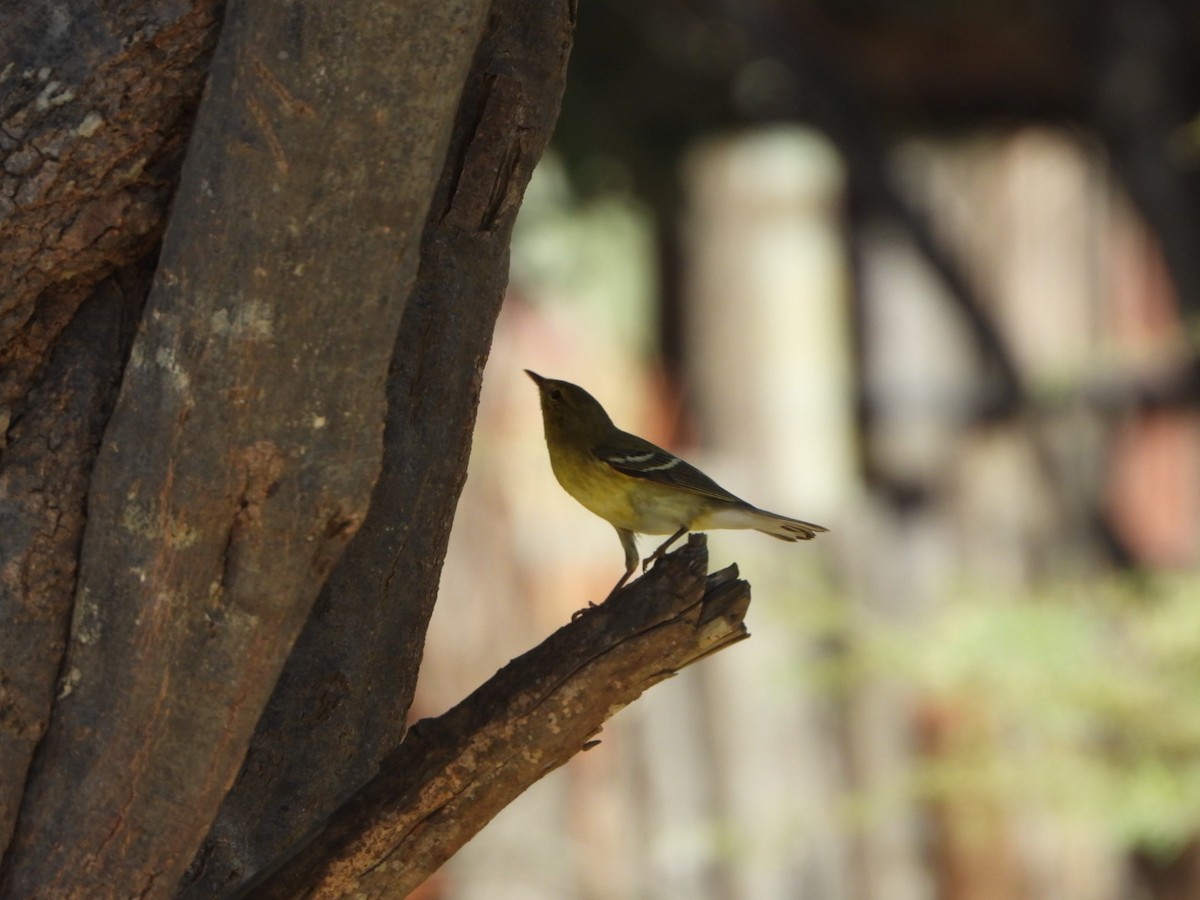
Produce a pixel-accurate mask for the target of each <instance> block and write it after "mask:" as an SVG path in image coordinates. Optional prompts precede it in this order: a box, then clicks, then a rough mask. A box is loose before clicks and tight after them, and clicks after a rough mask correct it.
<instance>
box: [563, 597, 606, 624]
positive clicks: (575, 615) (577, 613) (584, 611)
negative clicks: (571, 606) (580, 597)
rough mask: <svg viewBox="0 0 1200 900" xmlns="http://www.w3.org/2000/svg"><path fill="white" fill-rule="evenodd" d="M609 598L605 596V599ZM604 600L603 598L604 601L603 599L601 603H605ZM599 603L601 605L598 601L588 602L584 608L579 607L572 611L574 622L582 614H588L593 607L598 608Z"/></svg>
mask: <svg viewBox="0 0 1200 900" xmlns="http://www.w3.org/2000/svg"><path fill="white" fill-rule="evenodd" d="M608 596H609V597H611V596H612V594H609V595H608ZM607 599H608V597H605V598H604V600H607ZM604 600H602V601H601V603H603V602H604ZM598 605H599V604H596V603H591V602H589V603H588V605H587V606H585V607H584V608H583V609H577V610H575V612H573V613H571V621H572V622H574V621H575V620H576V619H578V618H579V617H580V616H582V615H585V614H587V613H589V612H591V611H592V610H593V609H595V608H596V607H597V606H598Z"/></svg>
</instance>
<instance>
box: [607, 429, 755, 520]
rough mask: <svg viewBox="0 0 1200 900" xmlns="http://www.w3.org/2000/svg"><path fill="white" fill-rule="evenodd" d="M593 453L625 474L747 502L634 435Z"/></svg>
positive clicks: (694, 491) (624, 437) (716, 496)
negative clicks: (617, 444) (618, 443)
mask: <svg viewBox="0 0 1200 900" xmlns="http://www.w3.org/2000/svg"><path fill="white" fill-rule="evenodd" d="M592 454H593V455H594V456H595V457H596V458H597V459H598V460H600V461H601V462H603V463H606V464H607V465H609V466H612V468H614V469H616V470H617V471H618V472H620V473H622V474H623V475H629V476H631V477H633V478H645V479H646V480H647V481H656V482H658V483H659V484H669V485H672V486H673V487H677V488H682V489H683V490H686V491H692V492H693V493H696V494H701V495H703V496H705V497H711V498H713V499H714V500H724V501H726V502H728V503H737V504H744V502H745V501H743V500H741V499H740V498H738V497H735V496H734V495H733V494H731V493H729V491H727V490H725V488H723V487H721V486H720V485H719V484H717V483H716V482H715V481H713V480H712V479H711V478H709V477H708V476H707V475H705V474H704V473H703V472H701V471H700V470H699V469H697V468H696V467H695V466H693V465H690V464H689V463H686V462H684V461H683V460H682V459H680V458H679V457H678V456H676V455H675V454H674V453H670V452H668V451H666V450H664V449H662V448H661V447H656V446H654V444H651V443H650V442H649V441H646V440H643V439H642V438H639V437H636V436H635V435H632V434H629V435H625V434H623V435H622V439H621V444H620V446H619V447H618V446H604V445H601V446H599V447H594V448H592Z"/></svg>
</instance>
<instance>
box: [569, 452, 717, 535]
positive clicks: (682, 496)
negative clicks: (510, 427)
mask: <svg viewBox="0 0 1200 900" xmlns="http://www.w3.org/2000/svg"><path fill="white" fill-rule="evenodd" d="M550 466H551V468H552V469H553V470H554V477H555V478H557V479H558V483H559V484H561V485H562V486H563V490H565V491H566V492H567V493H568V494H570V495H571V496H572V497H574V498H575V499H576V500H578V501H579V502H580V503H582V504H583V505H584V506H585V507H587V508H588V509H589V510H591V511H592V512H593V513H595V514H596V515H598V516H599V517H600V518H602V519H604V520H606V521H607V522H609V523H610V524H612V525H613V526H615V527H616V528H623V529H626V530H628V531H635V532H638V533H639V534H673V533H674V532H675V531H677V530H678V529H679V528H680V527H681V526H683V525H687V526H689V527H690V526H691V524H692V522H693V521H695V519H696V517H697V516H698V515H699V514H700V512H701V511H702V509H703V508H704V501H703V498H701V497H699V496H694V495H692V494H689V493H687V492H685V491H681V490H679V489H678V488H674V487H670V486H667V485H659V484H655V483H654V482H652V481H648V480H646V479H644V478H633V477H631V476H629V475H624V474H622V473H621V472H618V471H617V470H616V469H614V468H612V467H611V466H609V465H607V464H605V463H603V462H601V461H600V460H598V459H596V457H594V456H593V455H592V454H591V453H574V452H571V451H570V450H565V449H558V450H554V449H551V451H550Z"/></svg>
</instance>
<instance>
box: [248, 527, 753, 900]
mask: <svg viewBox="0 0 1200 900" xmlns="http://www.w3.org/2000/svg"><path fill="white" fill-rule="evenodd" d="M707 568H708V549H707V545H706V541H705V537H704V535H700V534H697V535H692V536H691V538H690V539H689V541H688V543H687V545H686V546H684V547H683V548H681V549H680V550H678V551H676V552H675V553H672V554H671V555H670V556H668V557H665V558H664V559H663V560H662V561H661V562H660V563H659V564H658V565H656V566H655V567H654V569H653V570H652V571H651V572H650V573H649V574H648V575H646V576H645V577H644V578H641V579H640V580H638V581H636V582H634V583H633V584H632V585H631V586H629V587H628V588H626V589H625V590H623V591H621V592H619V593H618V594H616V595H615V596H614V597H613V598H612V599H611V600H609V601H607V602H605V603H604V604H602V605H601V606H598V607H596V608H595V609H591V610H588V611H586V613H585V614H584V615H581V616H579V617H578V618H577V619H575V620H574V621H572V622H570V623H569V624H567V625H565V626H563V627H562V628H560V629H559V630H558V631H556V632H555V633H554V634H552V635H550V637H548V638H547V639H546V640H545V641H543V642H542V643H541V644H539V645H538V646H537V647H535V648H533V649H532V650H530V651H528V652H527V653H525V654H524V655H522V656H519V657H517V658H516V659H514V660H513V661H512V662H510V663H509V664H508V665H507V666H505V667H504V668H503V669H501V670H500V671H499V672H497V673H496V674H495V675H494V676H492V678H490V679H489V680H488V681H487V682H485V683H484V684H483V685H481V686H480V687H479V688H478V689H477V690H476V691H475V692H474V693H472V694H471V695H470V696H468V697H467V698H466V699H464V700H463V701H462V702H460V703H459V704H458V705H457V706H455V707H454V708H453V709H451V710H449V711H448V712H446V713H444V714H443V715H441V716H439V717H437V718H435V719H425V720H423V721H421V722H419V723H417V724H416V725H415V726H414V727H413V728H412V730H411V731H410V732H409V734H408V736H407V737H406V738H405V740H404V743H402V744H401V745H400V747H399V748H398V749H397V750H396V751H395V752H394V753H392V754H391V755H390V756H388V757H387V758H385V759H384V761H383V763H382V764H381V766H380V769H379V772H378V774H377V775H376V776H375V777H374V778H372V779H371V780H370V781H369V782H367V783H366V784H365V785H363V787H362V788H360V789H359V790H358V791H357V792H355V793H354V794H353V795H352V796H351V797H350V798H349V799H348V800H347V801H346V802H345V803H344V804H342V805H341V806H340V807H339V808H338V809H337V810H336V811H335V812H334V814H333V815H332V816H330V817H329V819H327V820H326V821H325V822H324V823H323V824H322V825H321V826H320V827H319V828H318V829H317V830H316V831H315V832H314V833H313V834H312V835H310V836H309V838H308V839H307V840H306V841H305V842H303V843H302V844H301V845H300V846H299V847H298V848H297V849H296V850H295V851H294V852H293V854H292V855H291V857H290V858H289V859H288V860H286V861H285V862H284V863H282V864H281V865H280V866H279V867H278V868H277V869H276V870H275V871H273V872H269V873H264V875H263V876H262V877H260V878H259V879H258V881H257V882H256V883H255V884H253V885H252V886H251V887H250V888H249V889H248V890H247V891H246V893H245V894H243V895H242V896H244V897H251V898H254V900H283V898H299V897H304V898H310V900H317V898H321V900H333V898H342V897H349V896H354V897H370V898H387V897H392V898H402V897H405V896H407V895H408V893H409V892H410V891H412V890H413V889H414V888H416V887H417V885H419V884H420V883H421V882H422V881H424V880H425V879H426V878H427V877H428V876H429V875H430V874H432V873H433V872H434V871H435V870H436V869H437V868H438V867H439V866H441V865H442V863H444V862H445V861H446V860H447V859H449V858H450V856H451V855H453V854H454V853H455V852H456V851H457V850H458V849H459V848H460V847H461V846H462V845H463V844H465V843H466V842H467V841H468V840H470V839H471V838H472V837H473V836H474V835H475V834H477V833H478V832H479V830H480V829H481V828H483V826H484V825H486V824H487V823H488V822H489V821H490V820H491V819H492V817H494V816H495V815H496V814H497V813H498V812H499V811H500V810H501V809H503V808H504V807H505V806H507V805H508V804H509V803H510V802H511V801H512V800H513V799H514V798H515V797H517V796H518V795H519V794H520V793H521V792H523V791H524V790H525V789H526V788H528V787H529V786H530V785H531V784H533V783H534V782H536V781H538V780H539V779H540V778H542V776H544V775H546V774H547V773H548V772H551V771H553V770H554V769H556V768H558V767H559V766H561V765H562V764H563V763H565V762H566V761H567V760H568V759H570V758H571V757H572V756H574V755H575V754H576V753H578V752H579V751H580V750H582V749H587V748H588V747H590V746H591V741H592V739H593V738H594V737H595V735H596V734H597V732H599V730H600V728H601V726H602V725H603V723H604V722H605V721H606V720H607V719H608V718H610V717H611V716H612V715H614V714H615V713H616V712H617V711H618V710H620V709H622V708H623V707H625V706H627V705H628V704H630V703H632V702H633V701H634V700H636V699H637V698H638V697H639V696H640V695H641V694H642V692H643V691H645V690H646V689H647V688H649V687H651V686H652V685H655V684H657V683H658V682H660V681H662V680H664V679H665V678H668V677H670V676H671V675H674V674H675V673H676V672H677V671H679V670H680V669H682V668H683V667H684V666H687V665H690V664H691V663H693V662H695V661H696V660H698V659H701V658H703V657H705V656H707V655H709V654H710V653H715V652H716V651H718V650H721V649H723V648H724V647H727V646H729V645H730V644H733V643H736V642H738V641H740V640H743V639H744V638H747V637H749V633H748V632H747V631H746V627H745V624H744V622H743V619H744V618H745V615H746V610H747V609H748V607H749V604H750V586H749V584H747V583H746V582H745V581H742V580H740V579H738V577H737V570H736V567H733V566H730V567H729V568H728V569H724V570H722V571H720V572H717V573H715V574H713V575H711V576H708V577H707V578H706V577H705V573H706V571H707Z"/></svg>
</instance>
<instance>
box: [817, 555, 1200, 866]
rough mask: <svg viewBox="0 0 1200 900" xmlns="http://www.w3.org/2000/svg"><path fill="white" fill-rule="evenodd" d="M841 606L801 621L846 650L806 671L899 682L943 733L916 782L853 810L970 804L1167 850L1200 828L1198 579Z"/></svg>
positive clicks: (843, 687)
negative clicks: (887, 614) (897, 608)
mask: <svg viewBox="0 0 1200 900" xmlns="http://www.w3.org/2000/svg"><path fill="white" fill-rule="evenodd" d="M840 609H841V612H840V613H839V612H838V611H836V609H835V608H834V607H833V606H832V605H830V604H828V603H826V604H823V605H819V606H817V607H814V608H810V609H809V611H808V613H806V614H805V616H804V618H805V619H806V620H807V623H808V626H809V627H810V629H811V628H813V627H814V626H815V628H816V630H817V632H818V633H819V634H821V637H819V638H818V645H819V646H822V647H829V646H833V647H836V648H838V652H836V653H832V654H831V653H827V652H823V653H818V654H813V655H810V657H809V659H810V661H811V665H809V666H808V667H807V671H806V676H807V677H806V680H809V681H810V683H812V679H815V680H816V683H818V684H821V685H824V686H825V687H826V688H829V689H832V690H835V691H836V693H837V695H838V696H839V697H841V698H843V699H845V698H847V697H849V696H850V695H852V694H853V693H854V691H855V690H856V689H857V688H858V687H861V686H863V685H864V684H865V683H866V682H868V681H870V682H873V683H876V684H878V683H888V684H890V685H892V687H893V688H894V689H898V690H900V691H902V692H903V693H905V694H908V695H909V696H911V698H912V699H913V700H914V701H915V703H916V707H917V708H919V709H925V710H932V711H934V712H933V715H934V716H935V718H936V719H937V720H938V722H937V726H936V727H937V728H938V729H939V734H940V739H939V740H938V741H937V744H936V750H935V751H932V752H930V751H929V750H928V748H926V751H925V752H923V753H921V754H919V755H918V757H917V758H918V762H917V763H916V764H915V768H914V769H913V770H912V771H910V772H909V773H908V775H907V777H906V779H905V782H906V783H905V784H903V785H896V784H890V785H886V786H884V787H883V788H882V790H881V791H880V792H878V795H875V796H872V795H867V796H860V797H856V798H854V799H853V801H852V802H851V803H850V805H849V808H850V810H851V811H852V813H853V815H852V818H854V819H859V818H860V817H862V816H868V817H869V816H870V815H871V814H872V811H875V812H876V813H877V812H879V811H880V810H881V809H883V808H890V807H891V806H892V804H894V803H896V802H904V801H911V800H913V799H925V800H935V801H936V800H953V801H955V802H956V803H958V804H961V803H962V802H963V801H964V800H969V802H971V803H975V804H978V805H979V808H980V809H981V810H985V809H986V810H991V811H993V812H994V811H996V810H1004V809H1007V810H1010V811H1012V812H1013V813H1014V814H1021V813H1023V812H1026V811H1029V810H1032V811H1035V812H1036V813H1037V814H1038V815H1041V816H1043V817H1044V816H1049V817H1050V818H1051V820H1056V821H1058V822H1060V823H1061V824H1063V825H1064V826H1069V825H1071V824H1086V825H1087V826H1088V827H1090V828H1092V829H1097V830H1102V831H1103V832H1107V835H1108V837H1109V839H1111V840H1113V841H1114V842H1115V843H1117V844H1119V845H1120V846H1123V847H1125V848H1128V849H1137V850H1140V851H1144V852H1148V853H1151V854H1154V855H1159V856H1163V857H1167V856H1171V855H1173V854H1175V853H1176V852H1178V851H1179V850H1180V849H1182V847H1183V846H1184V845H1185V844H1186V843H1187V842H1188V841H1189V840H1190V839H1192V838H1193V837H1194V836H1195V834H1196V833H1197V832H1200V577H1198V576H1196V575H1155V576H1153V577H1146V576H1140V577H1138V578H1130V579H1117V578H1105V579H1097V580H1094V581H1088V582H1086V583H1084V582H1079V583H1074V584H1069V585H1068V584H1060V585H1056V586H1053V587H1045V588H1042V589H1036V590H1031V591H1030V592H1028V593H1025V594H1003V595H1001V594H998V593H995V592H991V591H988V590H980V589H976V590H965V591H960V592H958V594H957V596H956V599H954V600H953V601H948V602H946V603H945V604H944V605H943V606H941V607H940V608H939V609H935V610H932V611H931V612H930V614H929V616H928V619H927V620H926V621H923V622H921V623H919V624H917V623H904V624H900V623H896V622H889V621H883V620H882V619H880V618H879V617H877V616H870V615H864V614H863V613H862V611H861V610H859V611H856V612H852V611H850V610H851V607H850V606H849V605H847V604H840ZM809 633H810V634H811V633H813V632H812V631H811V630H810V632H809ZM920 730H921V728H920V727H918V726H917V725H916V723H914V733H917V732H919V731H920ZM885 795H886V796H885Z"/></svg>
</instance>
